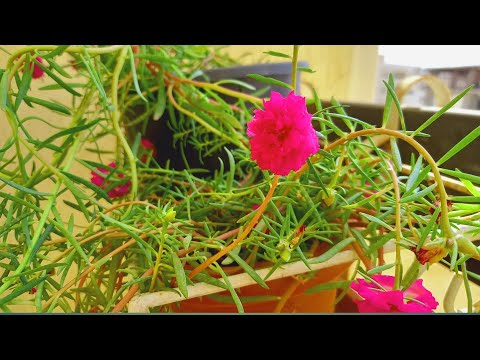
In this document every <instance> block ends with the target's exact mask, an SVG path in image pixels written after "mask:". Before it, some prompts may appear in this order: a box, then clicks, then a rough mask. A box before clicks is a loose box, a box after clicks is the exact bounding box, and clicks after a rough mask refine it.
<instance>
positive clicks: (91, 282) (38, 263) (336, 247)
mask: <svg viewBox="0 0 480 360" xmlns="http://www.w3.org/2000/svg"><path fill="white" fill-rule="evenodd" d="M127 50H128V51H127ZM22 54H23V53H22ZM22 54H21V55H22ZM25 54H26V55H25V57H24V59H25V61H26V64H36V65H38V66H40V67H41V69H42V70H43V71H45V76H46V77H48V78H50V79H51V81H53V82H54V84H50V85H45V86H43V87H42V88H41V90H42V91H41V92H40V94H41V95H37V94H36V95H35V96H32V93H31V91H30V88H31V85H32V82H33V81H35V79H32V77H31V75H32V71H31V67H30V68H29V67H28V66H29V65H27V69H29V70H28V71H25V72H23V73H22V71H21V69H22V67H21V65H19V66H17V65H18V63H17V62H16V61H15V60H12V61H11V62H9V65H7V68H5V69H0V108H1V109H2V112H1V113H0V115H1V116H0V122H1V124H2V125H3V126H4V128H5V129H8V130H9V131H10V133H9V134H10V135H9V136H7V137H6V139H5V141H4V143H2V144H0V236H1V237H2V241H1V243H0V280H1V281H2V282H1V284H0V306H1V308H2V310H3V311H7V310H8V309H9V308H8V307H9V306H10V305H15V304H16V303H17V302H18V301H20V300H22V301H24V302H23V303H24V304H30V305H31V306H34V307H35V309H36V311H38V312H52V311H64V312H72V311H76V312H89V311H99V312H110V311H112V309H113V308H115V305H116V303H117V302H118V301H119V300H120V299H121V298H123V297H124V296H126V295H127V293H128V292H129V290H131V289H132V287H133V286H135V287H137V286H138V287H139V290H140V292H147V291H149V290H150V286H152V289H151V290H153V291H174V292H177V293H181V294H182V295H184V296H185V297H188V295H189V294H188V286H189V285H191V284H193V283H197V282H204V283H207V284H210V285H215V286H218V287H221V288H223V289H225V290H226V292H225V294H230V295H228V299H226V298H225V296H226V295H215V296H212V299H216V300H217V301H222V302H227V303H231V304H235V306H236V307H237V310H238V311H239V312H242V311H244V308H243V305H242V301H244V302H245V303H248V302H256V301H277V300H278V299H279V297H277V296H263V297H262V296H259V297H244V296H240V295H241V294H240V292H239V293H238V294H237V290H236V289H234V288H233V286H232V284H231V282H230V281H229V277H228V275H229V274H230V272H229V271H227V270H228V269H230V270H231V271H232V272H234V273H235V272H244V273H246V274H248V275H249V277H251V278H252V279H253V280H254V281H256V282H257V283H258V284H259V285H260V286H262V287H264V288H268V287H269V285H268V281H266V280H268V277H270V275H271V274H272V273H273V272H274V270H275V269H277V268H279V267H281V266H282V265H283V264H285V262H299V261H302V262H303V263H304V264H305V265H306V267H308V268H311V266H314V265H315V264H320V263H323V262H326V261H329V260H331V259H333V258H334V257H335V256H336V255H338V254H339V253H340V252H342V251H345V250H346V249H349V250H351V246H352V244H353V243H356V244H358V245H359V248H360V249H362V251H363V252H364V253H365V256H366V257H368V258H369V260H370V261H372V263H373V268H371V269H365V271H364V270H362V271H363V272H362V274H363V275H364V276H369V275H373V274H377V273H381V272H382V271H386V270H389V269H390V268H392V267H393V266H395V264H385V265H381V263H380V262H379V261H380V260H379V252H378V250H379V249H380V248H381V247H382V246H383V245H385V244H386V243H387V242H389V241H392V239H393V238H394V237H395V233H394V231H395V229H396V214H395V206H396V204H397V203H400V208H401V224H400V226H401V246H402V247H404V248H408V247H410V246H412V245H417V246H418V247H421V246H422V245H423V244H424V243H427V242H429V241H435V239H436V238H437V239H443V237H445V236H446V234H445V229H444V228H443V227H442V226H441V225H438V224H437V220H440V219H439V218H440V216H441V212H440V210H441V209H440V207H438V208H437V209H436V210H435V211H434V212H433V214H431V213H430V209H431V208H433V203H434V202H435V201H436V196H437V192H438V187H437V184H433V185H432V184H429V183H427V180H428V172H429V171H430V170H431V169H432V164H427V163H426V162H425V160H424V159H425V156H419V157H418V158H416V160H415V158H413V159H412V162H411V163H412V166H413V169H412V173H411V174H410V175H409V176H401V175H400V171H401V168H402V159H401V158H400V152H399V150H398V146H397V142H398V141H401V140H400V139H393V140H392V141H391V142H390V146H391V150H392V151H391V152H390V153H389V152H386V151H385V150H383V149H381V148H379V147H377V146H375V145H374V144H373V142H371V141H365V139H368V140H369V137H370V136H373V135H374V134H373V133H372V134H371V135H366V136H362V137H352V138H349V139H348V141H346V142H345V143H343V144H341V145H339V146H336V147H333V148H325V145H327V146H328V145H331V144H332V143H333V142H334V141H335V140H338V139H339V138H343V137H346V136H349V133H346V132H344V131H343V130H342V126H343V125H345V126H346V127H347V128H348V130H349V131H350V132H354V131H361V130H373V126H372V125H371V124H368V123H366V122H365V121H362V120H361V119H356V118H354V117H351V116H349V115H348V114H347V112H348V106H345V105H341V104H340V103H339V102H338V101H336V100H335V99H332V105H333V106H332V107H330V108H323V107H322V104H321V101H320V97H319V95H317V93H314V95H315V96H314V99H313V102H314V104H315V107H316V113H315V111H313V110H311V111H310V112H311V113H315V116H314V117H313V123H314V125H315V126H316V127H317V125H318V128H317V129H318V130H319V136H320V138H321V139H322V141H323V142H324V147H322V150H320V151H319V154H318V156H317V157H316V158H315V159H314V158H313V157H312V158H311V159H309V160H308V169H307V171H306V172H304V173H303V174H302V176H301V177H299V179H297V180H296V179H294V178H293V177H292V176H289V177H285V178H282V179H281V181H280V184H279V186H278V189H277V190H276V192H275V194H274V197H273V199H272V201H271V202H270V203H269V204H268V206H267V210H266V212H265V213H264V214H263V215H262V217H261V219H260V221H259V222H258V224H257V225H256V226H255V228H254V230H253V231H252V232H251V233H250V234H249V236H247V237H246V238H245V239H244V240H243V241H242V242H241V244H240V245H239V246H238V247H237V248H235V250H234V251H232V252H230V253H229V254H228V256H227V257H225V258H223V259H221V260H219V261H218V262H217V263H216V264H214V265H213V266H210V267H209V268H208V269H207V270H205V271H203V272H201V273H199V274H197V275H196V276H194V277H193V279H192V280H191V279H190V278H189V273H190V272H191V271H192V269H194V268H195V267H197V266H199V264H200V263H202V262H204V261H205V260H206V259H207V258H209V257H210V256H212V255H213V254H215V253H217V252H218V251H219V250H220V249H222V248H223V247H225V246H227V245H228V244H230V243H231V242H232V241H233V240H234V239H235V238H236V236H237V235H236V234H238V232H239V231H238V230H239V228H240V232H241V231H242V229H243V228H244V227H246V226H247V224H248V222H249V221H250V220H251V219H252V218H253V216H254V212H253V210H252V206H254V205H259V204H260V203H261V202H262V201H263V199H264V197H265V194H266V193H267V192H268V190H269V186H270V185H269V184H270V183H271V175H270V174H268V173H266V172H262V171H260V170H259V169H258V167H257V165H256V164H255V163H254V162H253V161H252V160H251V158H250V152H249V150H248V137H247V135H246V124H247V123H248V121H249V120H250V119H251V116H252V109H253V105H257V106H259V104H261V100H260V99H257V100H258V101H256V100H255V99H253V100H252V98H251V97H248V96H246V95H245V94H244V93H243V92H234V93H233V94H232V91H231V90H229V89H230V87H231V86H237V87H240V88H242V91H247V90H248V91H254V90H255V88H253V87H252V86H251V85H250V84H247V83H244V82H242V81H239V80H236V79H222V80H220V81H218V82H216V83H215V84H210V83H208V81H207V80H208V77H207V76H206V75H205V71H207V70H208V69H211V68H216V67H223V66H229V65H233V64H234V61H233V60H232V59H230V58H229V57H228V56H225V55H223V54H222V49H221V48H219V47H208V46H200V45H196V46H183V45H182V46H177V45H172V46H164V45H162V46H154V45H151V46H146V45H141V46H135V47H132V48H130V47H129V48H128V49H125V48H124V47H122V46H114V47H104V46H100V47H86V46H68V45H65V46H42V45H39V46H31V47H29V48H28V51H27V50H26V51H25ZM120 54H124V55H125V58H124V59H122V58H121V55H120ZM266 54H268V55H271V56H276V57H282V58H290V55H287V54H283V53H278V52H275V51H269V52H267V53H266ZM17 55H18V54H17ZM37 56H40V57H42V58H43V59H44V60H45V61H46V62H44V63H40V62H39V61H37V60H35V58H36V57H37ZM60 56H63V57H68V58H69V59H70V60H72V62H73V63H74V64H75V67H76V70H75V71H76V73H74V74H72V72H71V71H70V70H71V69H69V66H63V65H60V64H61V63H62V62H60V61H58V60H59V59H60ZM32 59H34V60H32ZM119 64H120V65H119ZM117 66H118V68H116V67H117ZM299 70H301V71H306V72H313V70H311V69H299ZM11 74H14V75H13V77H12V75H11ZM250 78H252V79H254V80H257V81H260V82H263V83H265V84H268V85H276V86H283V87H286V88H291V86H290V85H289V84H285V83H282V82H280V81H278V80H276V79H273V78H269V77H265V76H260V75H256V74H252V75H251V76H250ZM12 79H14V81H13V80H12ZM67 79H71V80H67ZM10 81H12V82H13V84H15V85H16V88H15V85H13V84H12V83H10ZM115 84H116V85H118V86H117V87H116V88H115V87H113V86H115ZM385 84H386V86H387V90H388V91H387V97H386V103H385V112H384V115H383V119H382V126H385V124H386V123H387V121H388V119H389V116H390V115H391V112H392V109H391V107H392V105H394V106H395V107H396V111H397V112H399V115H400V121H401V124H402V130H400V132H399V134H405V135H408V136H411V137H414V136H420V135H422V136H425V134H423V133H421V131H423V130H424V129H426V128H427V127H428V126H429V125H430V124H431V123H433V122H434V121H435V120H437V119H438V118H439V117H440V115H442V114H443V113H444V112H445V111H447V110H448V109H449V108H450V107H451V106H453V105H454V104H455V103H456V102H457V101H458V100H459V99H460V98H461V96H463V95H465V94H466V93H467V92H468V90H470V88H468V89H466V90H465V91H464V92H463V93H462V94H460V95H459V96H458V97H456V98H455V99H453V100H452V101H451V102H450V103H449V104H448V105H447V106H445V107H444V108H442V109H441V110H440V111H439V112H438V113H437V114H436V115H434V116H433V117H431V118H430V119H428V120H427V121H426V122H425V124H424V125H422V126H420V127H419V128H418V129H417V130H415V131H414V132H413V133H412V132H411V131H410V132H408V131H407V130H406V129H405V124H404V118H403V114H402V112H401V108H400V103H399V101H398V98H397V96H396V95H395V92H394V82H393V78H392V77H390V78H389V80H388V82H386V83H385ZM114 89H117V92H118V96H117V97H116V98H112V94H113V93H115V92H114V91H112V90H114ZM59 90H60V91H65V92H67V93H68V94H70V95H71V97H72V102H71V104H70V105H66V104H60V103H58V102H55V101H53V100H52V98H51V96H50V92H52V91H59ZM258 91H261V89H259V90H258ZM227 95H228V96H229V97H230V98H228V99H227V97H226V96H227ZM320 95H321V94H320ZM266 96H268V94H267V95H266ZM232 99H233V100H232ZM115 104H116V105H115ZM25 106H31V107H33V108H34V109H36V108H37V107H38V106H41V107H44V108H47V109H48V110H50V111H53V112H56V113H59V114H61V115H63V116H64V117H65V119H66V120H68V125H67V126H61V125H60V124H56V123H54V122H53V121H52V120H51V119H49V118H48V117H45V118H43V117H40V116H28V117H22V115H21V114H22V109H23V108H24V107H25ZM117 120H118V121H119V125H120V126H121V131H120V132H117V131H115V130H114V126H113V125H114V124H115V121H117ZM154 121H158V122H165V125H166V126H167V128H168V129H170V130H171V131H172V132H173V134H174V135H173V147H174V151H175V153H176V154H178V155H179V156H182V157H183V158H184V159H185V160H186V162H187V169H186V170H181V169H180V170H179V169H172V167H171V166H170V165H169V163H167V164H162V166H161V165H160V164H159V163H158V162H157V161H156V160H155V158H154V157H152V156H150V155H148V156H146V157H144V156H145V155H146V152H145V149H143V148H142V146H141V144H140V140H141V138H144V137H147V136H151V134H150V133H148V129H149V126H150V125H151V124H152V122H154ZM338 121H340V122H342V123H343V124H342V126H340V125H339V124H338ZM35 123H38V124H39V125H41V126H42V127H48V128H49V130H50V131H49V132H48V134H49V135H48V136H45V138H39V136H38V134H37V133H36V132H35V131H34V129H35V128H34V126H32V125H34V124H35ZM27 129H29V130H27ZM123 134H124V135H125V138H126V145H125V144H124V143H123V142H122V141H121V140H122V139H121V137H122V136H123ZM479 134H480V132H479V130H478V129H476V130H474V131H473V132H472V133H470V134H469V135H468V136H467V137H466V138H465V139H464V140H462V141H461V142H460V143H459V144H458V145H456V146H455V147H454V148H453V149H452V150H450V151H449V152H447V153H446V154H445V155H444V156H443V157H442V158H441V159H440V160H439V161H438V164H439V165H440V164H442V163H444V162H445V161H447V160H448V159H450V158H451V157H453V156H454V155H456V154H457V153H458V152H459V151H461V150H463V149H465V148H466V147H467V146H468V144H470V143H471V142H472V141H474V140H475V139H476V138H477V137H478V135H479ZM111 137H114V138H115V139H116V146H115V147H114V148H113V149H106V148H104V146H105V144H106V139H107V138H111ZM189 149H190V150H191V149H194V151H195V152H194V156H195V159H193V158H192V155H191V153H189V152H188V151H190V150H189ZM82 150H87V151H89V154H90V155H92V157H91V158H88V159H87V158H86V157H85V158H84V157H83V154H82V155H81V156H80V155H79V154H80V152H81V151H82ZM189 154H190V155H189ZM422 155H423V154H422ZM208 157H210V158H211V157H213V158H214V160H215V165H218V166H216V168H215V169H214V171H211V169H208V166H210V165H208V166H207V163H206V162H205V161H204V160H205V159H206V158H208ZM194 160H198V161H199V162H196V163H199V164H200V165H198V166H190V164H189V163H194ZM404 160H405V159H404ZM112 161H115V162H116V164H117V168H115V169H111V172H110V173H109V174H104V173H102V172H100V171H99V170H98V168H102V167H103V168H105V167H106V165H107V164H109V163H110V162H112ZM388 162H392V163H393V164H395V168H396V171H397V172H398V179H393V178H392V177H391V174H390V173H389V171H388V169H389V165H388ZM441 171H442V172H443V173H444V174H447V175H449V176H453V177H457V178H458V179H460V180H461V181H463V182H464V183H465V184H466V185H465V186H466V187H467V188H468V189H470V190H471V192H472V195H471V196H470V195H463V196H457V197H452V198H451V199H452V200H453V201H454V207H453V209H454V211H453V212H451V213H449V219H450V221H451V222H452V223H455V224H468V225H470V226H474V227H476V228H480V224H479V223H478V221H477V220H478V210H479V207H478V203H479V196H480V195H479V194H478V193H474V192H476V191H477V190H476V189H475V187H474V184H480V178H479V177H478V176H474V175H470V174H465V173H463V172H461V171H460V170H455V171H453V170H447V169H441ZM91 172H93V173H97V174H98V175H100V176H102V177H104V181H105V184H108V185H107V186H101V187H99V186H96V185H94V184H92V183H91V181H90V176H91V175H90V173H91ZM135 172H136V174H137V176H136V177H135V178H134V179H132V174H133V173H135ZM127 181H132V182H133V181H134V182H136V183H138V185H139V186H138V193H137V194H136V197H135V199H134V201H129V198H128V196H125V197H120V198H114V197H111V196H109V194H110V191H111V190H112V189H113V188H115V187H116V186H118V185H122V184H125V183H126V182H127ZM367 182H368V183H370V184H369V185H368V184H367ZM394 182H395V184H396V185H398V186H399V189H400V198H398V199H397V198H396V196H395V193H394ZM45 189H48V191H46V190H45ZM366 189H368V190H369V192H370V193H369V196H367V194H366V192H365V190H366ZM64 204H66V205H67V206H63V208H61V206H62V205H64ZM410 223H412V224H414V225H413V227H410V226H409V224H410ZM303 226H305V228H304V231H303V232H302V234H301V236H299V235H298V231H299V229H300V228H302V229H303ZM479 230H480V229H479ZM413 239H415V241H418V242H415V241H414V240H413ZM312 249H322V251H320V252H319V251H317V252H312V251H313V250H312ZM455 249H456V250H455ZM25 255H26V256H25ZM452 255H454V257H453V258H454V262H452V270H453V271H457V270H458V269H461V270H465V272H466V269H465V267H466V265H465V260H466V257H465V254H460V253H458V248H456V247H454V249H453V250H452ZM154 265H155V266H157V268H158V274H156V275H157V276H156V278H155V279H153V278H152V275H147V274H148V271H149V270H150V269H152V268H153V267H154ZM220 265H222V267H221V266H220ZM259 266H262V267H273V269H272V270H271V271H270V272H269V274H268V275H267V276H266V277H265V278H263V279H262V277H260V276H259V275H258V273H257V272H256V268H257V267H259ZM232 269H236V270H235V271H233V270H232ZM146 273H147V274H146ZM410 273H411V274H417V273H418V271H417V272H414V271H413V270H412V271H410V272H409V274H410ZM466 273H467V272H466ZM415 276H416V275H415ZM415 276H413V275H412V276H411V277H408V280H409V281H413V280H414V278H415ZM72 277H73V280H71V279H72ZM219 279H223V281H221V280H219ZM412 279H413V280H412ZM349 284H350V281H335V282H331V283H327V284H321V285H317V286H315V287H312V288H311V289H310V290H308V292H309V293H315V292H319V291H325V290H332V289H342V290H343V294H345V292H346V289H348V286H349ZM34 287H35V288H36V291H37V292H36V294H31V293H28V292H29V291H30V292H32V289H33V288H34ZM177 288H178V289H177ZM468 291H470V290H468ZM342 296H343V295H342ZM469 307H470V308H471V307H472V305H471V295H470V297H469ZM174 309H175V307H174V306H172V307H163V308H161V309H160V311H170V310H174Z"/></svg>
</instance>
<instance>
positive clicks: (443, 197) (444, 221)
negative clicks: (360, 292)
mask: <svg viewBox="0 0 480 360" xmlns="http://www.w3.org/2000/svg"><path fill="white" fill-rule="evenodd" d="M374 134H384V135H388V136H393V137H396V138H399V139H401V140H403V141H405V142H406V143H408V144H409V145H411V146H412V147H413V148H414V149H415V150H417V152H418V153H419V154H421V155H422V156H423V158H424V159H425V161H426V162H427V163H428V164H429V165H430V166H431V168H432V173H433V176H434V178H435V181H436V183H437V186H438V194H439V196H440V203H441V205H442V212H441V214H442V216H441V218H440V226H441V228H442V230H443V232H444V234H445V236H446V237H447V238H449V239H451V238H453V237H454V236H455V234H454V233H453V230H452V228H451V226H450V220H449V218H448V205H447V196H448V195H447V192H446V190H445V185H444V184H443V180H442V176H441V174H440V171H439V169H438V166H437V164H436V162H435V160H434V159H433V158H432V156H431V155H430V154H429V153H428V151H427V150H426V149H425V148H424V147H423V146H422V145H420V143H418V142H417V141H416V140H414V139H412V138H411V137H410V136H407V135H405V134H403V133H401V132H400V131H397V130H390V129H383V128H379V129H365V130H359V131H355V132H353V133H350V134H348V135H347V136H344V137H343V138H341V139H338V140H336V141H335V142H333V143H331V144H330V145H328V146H326V147H325V148H324V150H325V151H330V150H332V149H334V148H336V147H337V146H339V145H342V144H344V143H346V142H347V141H349V140H353V139H355V138H357V137H360V136H365V135H374ZM307 168H308V166H304V167H302V169H300V170H299V171H298V172H297V174H300V175H301V174H302V173H303V172H304V171H306V170H307Z"/></svg>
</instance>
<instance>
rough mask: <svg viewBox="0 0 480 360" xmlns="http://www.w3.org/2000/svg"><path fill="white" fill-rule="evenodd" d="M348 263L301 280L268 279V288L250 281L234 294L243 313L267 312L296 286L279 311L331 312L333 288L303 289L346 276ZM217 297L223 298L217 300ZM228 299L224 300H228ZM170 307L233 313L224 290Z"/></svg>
mask: <svg viewBox="0 0 480 360" xmlns="http://www.w3.org/2000/svg"><path fill="white" fill-rule="evenodd" d="M349 266H350V264H342V265H337V266H333V267H331V268H327V269H322V270H319V271H317V272H316V274H315V275H314V277H312V278H311V279H309V280H308V281H305V282H304V283H300V284H299V282H298V280H296V279H295V278H293V277H288V278H284V279H278V280H272V281H268V282H267V285H268V286H269V288H270V289H264V288H262V287H261V286H260V285H256V284H255V285H250V286H246V287H243V288H240V289H237V292H238V295H239V296H240V298H241V299H242V303H243V307H244V310H245V312H246V313H271V312H274V310H275V308H276V307H277V304H278V303H279V299H278V298H281V297H282V296H284V295H285V294H286V293H287V292H290V291H292V289H293V287H294V286H296V288H295V290H294V291H293V292H292V294H291V295H290V297H289V298H288V300H287V302H286V303H285V305H284V306H283V308H282V310H281V312H283V313H332V312H334V310H335V304H334V303H335V298H336V290H325V291H319V292H315V293H312V294H306V293H305V290H307V289H309V288H311V287H312V286H315V285H318V284H323V283H327V282H331V281H338V280H342V279H345V278H346V274H347V270H348V268H349ZM251 296H270V297H271V296H276V297H278V298H277V299H276V300H268V301H261V302H249V301H248V300H249V297H251ZM219 298H222V299H224V300H223V301H218V299H219ZM229 300H230V302H226V301H229ZM172 310H173V311H174V312H179V313H236V312H238V310H237V307H236V306H235V304H233V301H231V296H230V293H229V292H228V291H225V292H222V293H220V294H218V295H216V296H203V297H200V298H194V299H190V300H185V301H182V302H180V303H177V304H173V305H172Z"/></svg>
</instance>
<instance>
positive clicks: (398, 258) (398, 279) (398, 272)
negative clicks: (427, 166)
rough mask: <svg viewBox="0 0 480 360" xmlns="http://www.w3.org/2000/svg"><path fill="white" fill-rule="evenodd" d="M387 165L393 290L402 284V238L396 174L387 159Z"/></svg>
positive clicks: (398, 188)
mask: <svg viewBox="0 0 480 360" xmlns="http://www.w3.org/2000/svg"><path fill="white" fill-rule="evenodd" d="M387 165H388V171H389V172H390V176H391V177H392V181H393V190H394V192H395V283H394V285H393V290H398V289H400V285H401V284H402V255H401V254H400V250H401V247H400V240H401V238H402V218H401V207H400V187H399V186H398V178H397V174H396V173H395V170H394V168H393V166H392V164H391V163H390V161H387Z"/></svg>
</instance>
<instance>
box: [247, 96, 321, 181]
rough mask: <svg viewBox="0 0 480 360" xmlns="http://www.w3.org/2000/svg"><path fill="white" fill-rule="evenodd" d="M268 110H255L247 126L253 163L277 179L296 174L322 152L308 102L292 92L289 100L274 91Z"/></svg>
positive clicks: (266, 102) (267, 104)
mask: <svg viewBox="0 0 480 360" xmlns="http://www.w3.org/2000/svg"><path fill="white" fill-rule="evenodd" d="M263 106H264V108H265V110H258V109H257V110H255V111H254V116H253V119H252V121H250V122H249V123H248V125H247V135H248V136H250V137H251V138H250V145H251V149H252V160H255V161H256V162H257V165H258V166H259V167H260V168H261V169H262V170H269V171H271V172H272V173H274V174H275V175H288V174H289V173H290V171H292V170H293V171H297V170H298V169H300V168H301V167H302V165H303V164H305V162H306V161H307V159H308V157H309V156H310V155H312V154H315V153H316V152H317V151H318V149H319V148H320V145H319V142H318V137H317V134H316V132H315V129H314V128H313V126H312V115H311V114H309V113H308V111H307V106H306V102H305V98H304V97H303V96H297V95H295V93H294V92H293V91H292V92H290V94H288V95H287V97H285V98H283V97H282V95H281V94H279V93H277V92H275V91H272V94H271V97H270V100H269V101H265V100H264V101H263Z"/></svg>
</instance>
